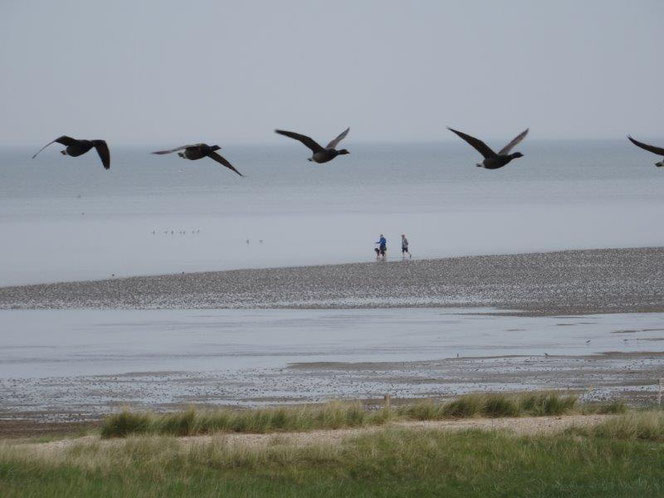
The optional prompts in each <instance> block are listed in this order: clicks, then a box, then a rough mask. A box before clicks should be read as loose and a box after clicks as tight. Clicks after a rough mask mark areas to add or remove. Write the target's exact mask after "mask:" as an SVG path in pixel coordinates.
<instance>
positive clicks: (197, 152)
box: [153, 144, 244, 176]
mask: <svg viewBox="0 0 664 498" xmlns="http://www.w3.org/2000/svg"><path fill="white" fill-rule="evenodd" d="M219 149H221V147H219V146H218V145H208V144H193V145H183V146H182V147H177V148H175V149H170V150H158V151H156V152H153V154H170V153H171V152H177V151H182V152H178V156H180V157H183V158H185V159H190V160H192V161H196V160H197V159H203V158H204V157H209V158H210V159H214V160H215V161H217V162H218V163H219V164H222V165H224V166H226V167H227V168H228V169H230V170H232V171H235V172H236V173H237V174H238V175H240V176H244V175H243V174H242V173H240V172H239V171H238V170H236V169H235V168H234V167H233V165H232V164H231V163H229V162H228V161H227V160H226V159H225V158H223V157H221V156H220V155H219V154H217V153H216V152H215V151H216V150H219Z"/></svg>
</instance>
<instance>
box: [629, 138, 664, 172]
mask: <svg viewBox="0 0 664 498" xmlns="http://www.w3.org/2000/svg"><path fill="white" fill-rule="evenodd" d="M627 138H629V140H630V142H632V143H633V144H634V145H636V146H637V147H641V148H642V149H645V150H647V151H648V152H652V153H653V154H657V155H659V156H664V148H662V147H655V146H654V145H648V144H644V143H643V142H639V141H638V140H634V139H633V138H632V137H630V136H629V135H627ZM655 166H657V167H658V168H661V167H663V166H664V158H663V159H662V160H661V161H660V162H658V163H655Z"/></svg>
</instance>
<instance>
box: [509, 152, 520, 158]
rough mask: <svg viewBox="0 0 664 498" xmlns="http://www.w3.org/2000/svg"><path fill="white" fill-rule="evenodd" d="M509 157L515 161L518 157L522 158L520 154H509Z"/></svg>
mask: <svg viewBox="0 0 664 498" xmlns="http://www.w3.org/2000/svg"><path fill="white" fill-rule="evenodd" d="M510 157H511V158H512V159H517V158H519V157H523V154H521V152H515V153H514V154H511V155H510Z"/></svg>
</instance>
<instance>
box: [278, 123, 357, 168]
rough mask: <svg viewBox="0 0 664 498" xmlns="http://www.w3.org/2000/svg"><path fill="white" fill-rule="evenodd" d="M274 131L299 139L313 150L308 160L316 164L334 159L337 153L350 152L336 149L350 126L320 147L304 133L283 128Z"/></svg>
mask: <svg viewBox="0 0 664 498" xmlns="http://www.w3.org/2000/svg"><path fill="white" fill-rule="evenodd" d="M274 131H275V132H276V133H278V134H279V135H284V136H286V137H290V138H294V139H295V140H299V141H300V142H302V143H303V144H304V145H306V146H307V147H309V148H310V149H311V152H313V155H312V156H311V157H310V158H309V161H313V162H315V163H318V164H322V163H326V162H328V161H331V160H332V159H334V158H335V157H337V156H339V155H343V154H350V152H348V151H347V150H346V149H341V150H337V149H336V146H337V145H339V142H341V141H342V140H343V139H344V138H346V135H348V132H349V131H350V128H346V129H345V130H344V131H343V132H342V133H341V135H339V136H338V137H337V138H335V139H334V140H332V141H331V142H330V143H329V144H327V147H321V146H320V145H319V144H318V143H317V142H316V141H315V140H314V139H312V138H309V137H307V136H305V135H300V134H299V133H294V132H292V131H284V130H274Z"/></svg>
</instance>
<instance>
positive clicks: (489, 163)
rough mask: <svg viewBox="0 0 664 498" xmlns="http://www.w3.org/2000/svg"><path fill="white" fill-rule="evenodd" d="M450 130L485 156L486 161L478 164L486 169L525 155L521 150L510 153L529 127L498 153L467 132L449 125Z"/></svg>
mask: <svg viewBox="0 0 664 498" xmlns="http://www.w3.org/2000/svg"><path fill="white" fill-rule="evenodd" d="M447 129H448V130H450V131H451V132H454V133H456V134H457V135H459V136H460V137H461V138H463V139H464V140H465V141H466V142H468V143H469V144H470V145H472V146H473V147H474V148H475V150H477V152H479V153H480V154H482V155H483V156H484V161H482V163H481V164H477V166H478V167H480V168H486V169H498V168H502V167H503V166H505V165H506V164H507V163H509V162H510V161H511V160H512V159H516V158H517V157H523V154H521V152H514V153H512V154H510V151H511V150H512V149H513V148H514V147H515V146H516V145H517V144H518V143H519V142H521V140H523V139H524V138H525V137H526V135H527V134H528V128H526V129H525V130H524V131H522V132H521V133H520V134H519V135H517V136H516V137H515V138H514V140H512V141H511V142H510V143H508V144H507V145H506V146H505V147H503V148H502V149H500V150H499V151H498V153H497V154H496V153H495V152H494V151H493V150H491V148H490V147H489V146H488V145H487V144H485V143H484V142H482V141H481V140H479V139H477V138H475V137H471V136H470V135H466V134H465V133H462V132H460V131H457V130H453V129H452V128H450V127H448V128H447Z"/></svg>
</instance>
